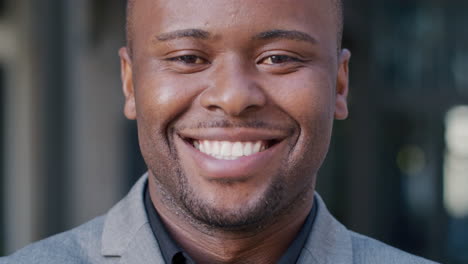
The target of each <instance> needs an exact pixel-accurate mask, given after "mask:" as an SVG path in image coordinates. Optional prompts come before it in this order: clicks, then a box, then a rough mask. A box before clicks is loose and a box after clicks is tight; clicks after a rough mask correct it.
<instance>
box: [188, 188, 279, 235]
mask: <svg viewBox="0 0 468 264" xmlns="http://www.w3.org/2000/svg"><path fill="white" fill-rule="evenodd" d="M183 186H184V187H185V188H183V189H184V191H183V192H182V193H181V196H180V197H179V198H180V201H181V203H182V205H183V207H184V209H185V211H186V212H188V213H189V214H190V215H191V216H192V217H193V218H194V219H195V220H197V221H198V222H200V223H201V224H203V225H205V226H209V227H212V228H216V229H223V230H248V229H257V228H259V227H261V226H263V225H265V224H266V222H268V221H271V220H272V219H273V217H272V216H274V215H276V214H278V212H279V211H281V208H282V207H284V206H282V203H283V202H284V197H285V196H284V190H285V182H284V181H283V180H281V179H278V180H275V181H273V182H272V183H271V184H270V185H269V186H268V188H267V189H266V190H265V191H263V193H262V194H261V195H255V196H252V197H249V198H248V200H244V199H242V197H239V199H235V197H232V198H234V199H230V197H227V196H229V193H230V192H225V193H224V195H225V196H226V197H220V199H218V200H216V202H213V200H212V199H208V198H206V197H203V198H202V196H201V195H200V194H199V193H197V191H196V190H194V188H190V187H189V186H188V185H185V184H184V185H183ZM224 201H226V202H225V203H224Z"/></svg>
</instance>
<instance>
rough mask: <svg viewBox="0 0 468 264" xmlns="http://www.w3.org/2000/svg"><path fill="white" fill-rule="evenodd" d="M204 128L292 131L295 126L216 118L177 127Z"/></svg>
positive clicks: (181, 128)
mask: <svg viewBox="0 0 468 264" xmlns="http://www.w3.org/2000/svg"><path fill="white" fill-rule="evenodd" d="M203 128H254V129H264V130H279V131H285V132H292V131H293V130H294V128H293V127H290V126H284V125H280V124H274V123H271V122H265V121H261V120H252V121H230V120H214V121H204V122H197V123H194V124H186V125H180V126H178V127H177V128H176V131H177V130H183V129H203Z"/></svg>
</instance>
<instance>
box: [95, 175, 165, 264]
mask: <svg viewBox="0 0 468 264" xmlns="http://www.w3.org/2000/svg"><path fill="white" fill-rule="evenodd" d="M147 179H148V175H147V174H145V175H143V176H142V177H141V178H140V179H139V180H138V182H137V183H136V184H135V185H134V186H133V188H132V189H131V190H130V192H129V193H128V195H127V196H126V197H125V198H124V199H122V200H121V201H120V202H119V203H117V204H116V205H115V206H114V207H113V208H112V209H111V210H110V211H109V213H108V214H107V216H106V220H105V223H104V230H103V234H102V240H101V241H102V247H101V253H102V255H103V256H104V257H106V258H109V259H119V263H126V264H147V263H151V264H164V260H163V258H162V255H161V251H160V249H159V245H158V243H157V241H156V239H155V237H154V235H153V232H152V231H151V227H150V225H149V222H148V216H147V214H146V210H145V208H144V202H143V194H144V190H145V188H146V183H147Z"/></svg>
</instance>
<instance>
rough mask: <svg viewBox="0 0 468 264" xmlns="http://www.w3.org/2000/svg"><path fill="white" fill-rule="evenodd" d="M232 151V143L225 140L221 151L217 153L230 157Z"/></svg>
mask: <svg viewBox="0 0 468 264" xmlns="http://www.w3.org/2000/svg"><path fill="white" fill-rule="evenodd" d="M202 152H203V151H202ZM231 153H232V143H231V142H227V141H223V142H221V151H220V153H219V154H218V153H216V154H218V155H221V156H224V157H230V156H231ZM207 154H208V153H207Z"/></svg>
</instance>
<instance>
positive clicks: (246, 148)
mask: <svg viewBox="0 0 468 264" xmlns="http://www.w3.org/2000/svg"><path fill="white" fill-rule="evenodd" d="M253 153H254V152H253V144H252V143H251V142H247V143H245V144H244V156H249V155H252V154H253Z"/></svg>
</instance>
